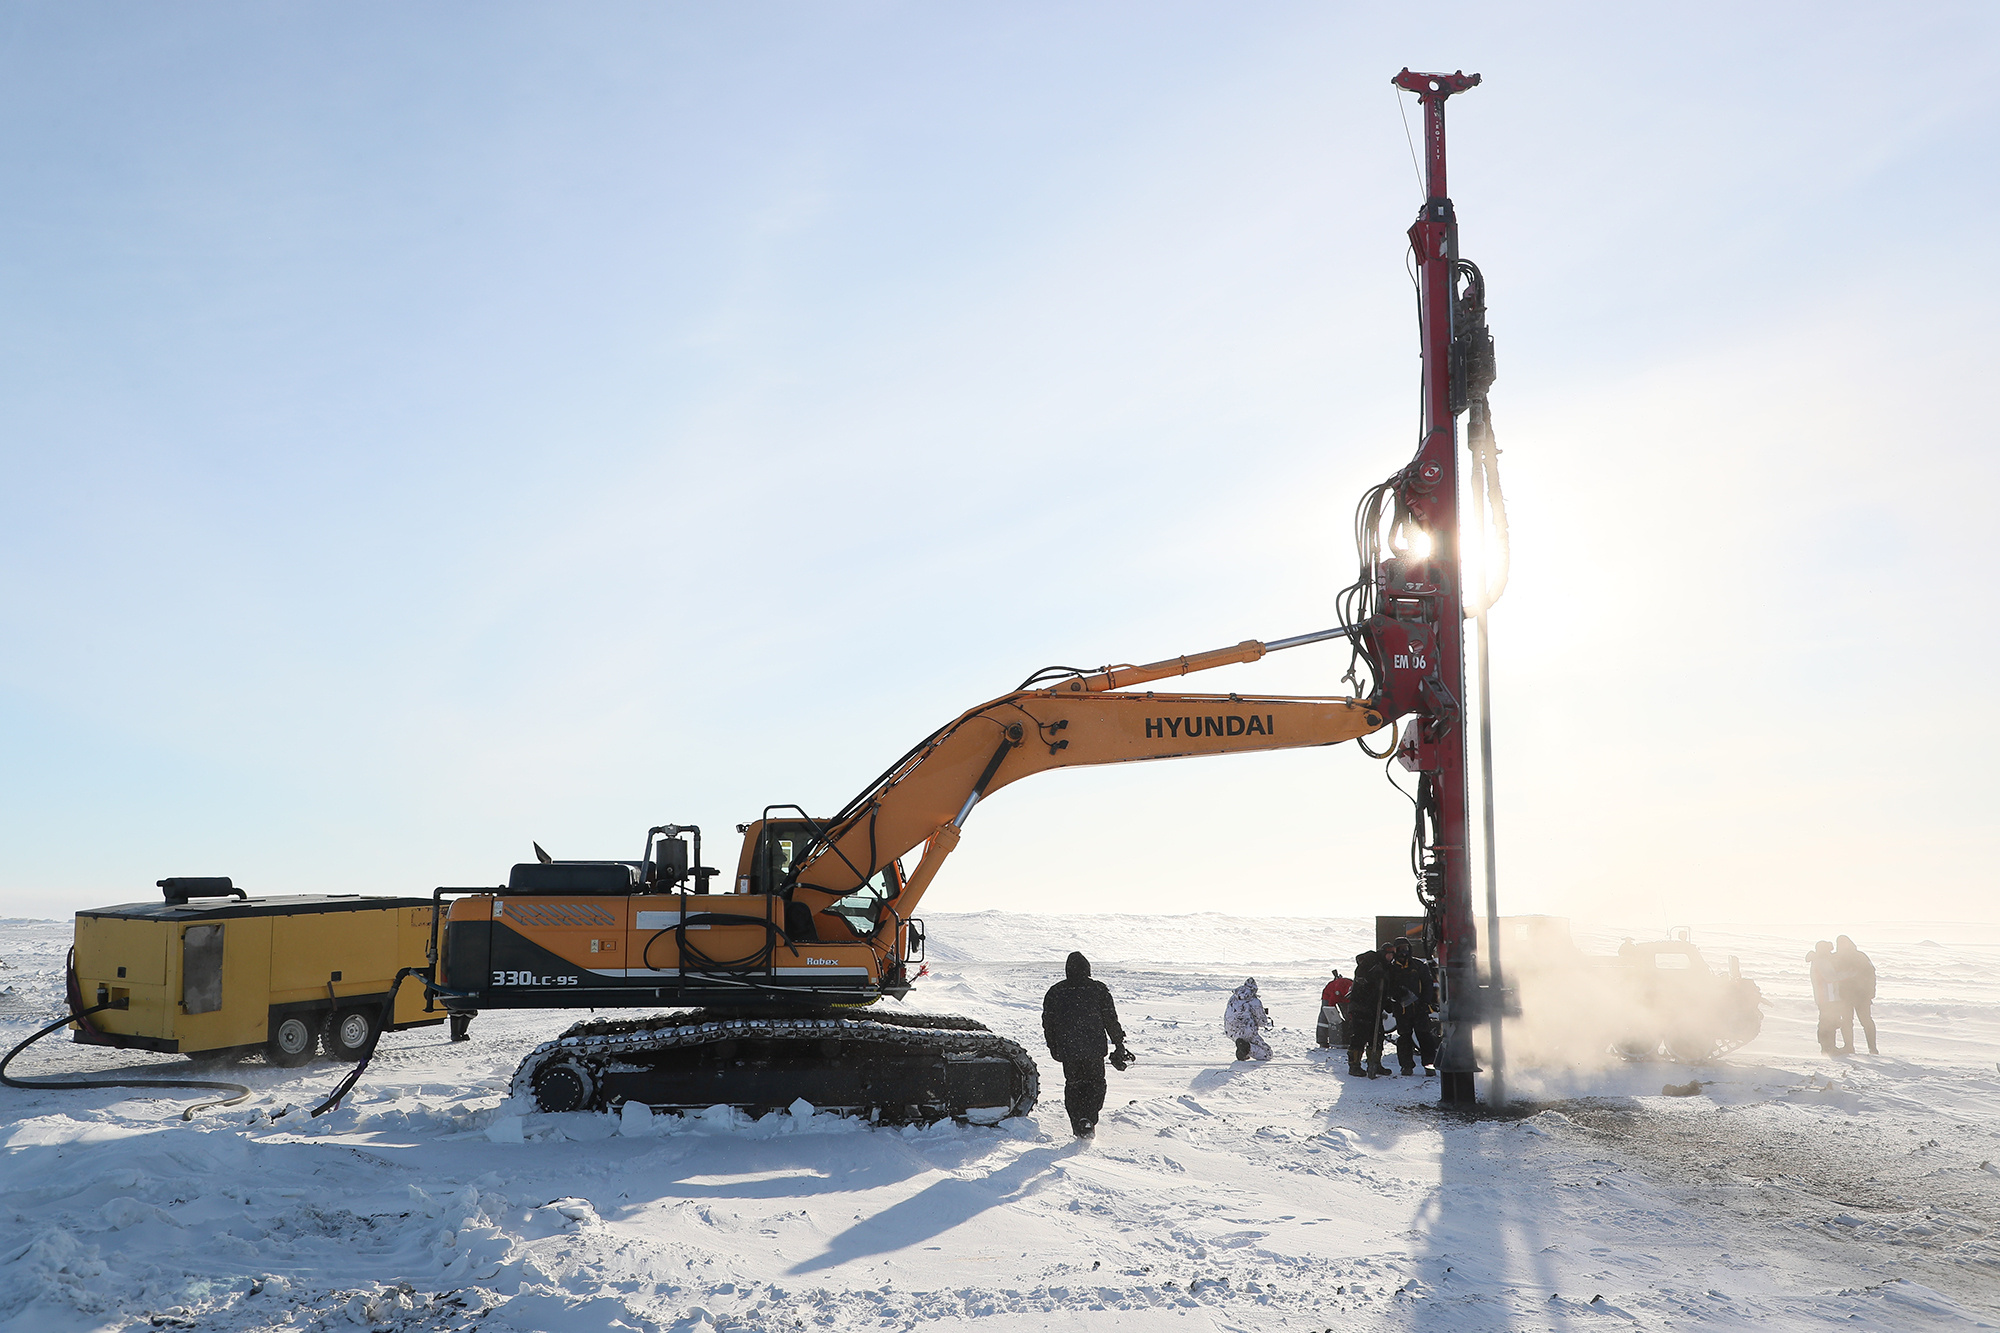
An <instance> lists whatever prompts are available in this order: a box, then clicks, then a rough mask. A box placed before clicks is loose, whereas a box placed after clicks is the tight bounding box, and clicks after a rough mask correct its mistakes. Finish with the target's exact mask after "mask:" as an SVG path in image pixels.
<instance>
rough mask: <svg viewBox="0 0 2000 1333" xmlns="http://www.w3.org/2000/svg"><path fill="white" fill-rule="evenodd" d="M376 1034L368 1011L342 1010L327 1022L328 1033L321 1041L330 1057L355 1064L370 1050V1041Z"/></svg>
mask: <svg viewBox="0 0 2000 1333" xmlns="http://www.w3.org/2000/svg"><path fill="white" fill-rule="evenodd" d="M374 1034H375V1020H374V1019H373V1018H372V1017H371V1016H370V1015H369V1013H368V1011H367V1010H365V1009H342V1010H339V1011H338V1012H336V1013H335V1014H334V1015H333V1016H332V1017H330V1018H328V1019H327V1020H326V1033H325V1035H324V1036H322V1037H321V1038H320V1040H321V1041H322V1042H323V1043H324V1044H325V1046H326V1053H327V1054H328V1055H330V1056H332V1057H333V1058H334V1059H336V1060H345V1061H346V1062H347V1063H349V1064H353V1063H354V1062H355V1061H356V1060H359V1059H360V1058H361V1053H362V1052H363V1051H365V1050H367V1049H368V1039H369V1038H370V1037H372V1036H373V1035H374Z"/></svg>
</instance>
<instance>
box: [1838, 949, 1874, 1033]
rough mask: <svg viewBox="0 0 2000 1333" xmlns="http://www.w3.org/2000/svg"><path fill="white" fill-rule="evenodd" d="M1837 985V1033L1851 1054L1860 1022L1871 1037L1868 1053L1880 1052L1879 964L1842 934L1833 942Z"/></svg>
mask: <svg viewBox="0 0 2000 1333" xmlns="http://www.w3.org/2000/svg"><path fill="white" fill-rule="evenodd" d="M1832 970H1833V984H1834V986H1835V987H1836V988H1837V989H1838V991H1839V996H1840V1003H1839V1005H1838V1007H1837V1008H1836V1009H1835V1010H1834V1023H1835V1026H1836V1028H1837V1029H1838V1030H1837V1032H1836V1033H1835V1035H1836V1036H1842V1037H1844V1038H1845V1040H1846V1042H1847V1053H1848V1054H1849V1055H1852V1054H1854V1028H1853V1024H1854V1023H1855V1022H1856V1021H1859V1022H1860V1024H1861V1032H1862V1035H1864V1036H1865V1037H1867V1038H1868V1054H1870V1055H1880V1054H1881V1052H1880V1051H1878V1050H1876V1049H1875V964H1874V962H1873V961H1872V960H1871V959H1870V958H1869V957H1868V955H1867V954H1865V953H1863V952H1861V950H1859V949H1857V948H1855V947H1854V941H1853V940H1850V939H1849V938H1847V936H1845V935H1842V936H1841V937H1840V938H1838V939H1836V940H1835V941H1834V942H1833V968H1832Z"/></svg>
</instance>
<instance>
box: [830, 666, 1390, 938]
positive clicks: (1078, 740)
mask: <svg viewBox="0 0 2000 1333" xmlns="http://www.w3.org/2000/svg"><path fill="white" fill-rule="evenodd" d="M1265 651H1267V650H1266V647H1265V645H1263V644H1261V643H1256V642H1254V641H1253V642H1250V643H1245V644H1240V645H1237V646H1236V647H1235V648H1229V649H1221V650H1217V651H1216V652H1214V653H1204V654H1199V655H1197V656H1194V657H1184V658H1174V659H1169V660H1168V662H1166V663H1154V664H1152V665H1151V666H1147V667H1120V668H1115V669H1106V670H1104V671H1101V672H1098V673H1096V674H1095V675H1092V676H1086V677H1078V678H1075V679H1073V680H1070V681H1065V682H1062V683H1060V684H1057V685H1055V686H1052V687H1049V688H1044V689H1036V690H1021V691H1017V692H1016V693H1013V694H1009V695H1005V696H1002V697H1001V698H998V699H995V700H992V701H991V702H989V703H985V704H982V705H980V706H979V707H977V708H974V709H972V710H970V711H969V712H966V713H964V714H962V715H961V716H959V717H958V718H957V719H956V720H954V721H953V722H951V723H950V724H949V725H947V726H945V727H943V728H940V729H939V730H938V731H937V732H935V733H933V734H932V736H931V737H930V738H929V739H927V740H926V741H925V743H924V744H923V745H921V746H919V747H918V748H917V749H916V750H914V751H912V752H911V753H910V754H908V755H906V756H905V757H904V758H903V760H902V761H901V762H900V763H899V764H898V765H897V766H896V767H894V768H892V769H891V770H890V771H889V772H888V773H887V774H886V775H884V777H883V778H881V779H880V780H879V781H878V782H877V783H876V784H875V785H874V786H872V787H870V788H869V789H868V790H867V791H864V792H863V793H862V794H861V795H860V796H858V797H856V798H855V799H854V800H853V801H851V802H849V803H848V806H847V808H846V809H845V810H844V811H843V812H842V813H841V815H839V816H838V817H836V819H835V820H834V821H832V822H831V823H830V824H829V825H828V826H827V828H826V830H825V833H824V835H823V836H822V837H821V838H819V839H817V840H816V841H815V842H814V844H813V845H812V847H811V850H809V851H808V852H807V853H806V854H805V855H804V856H803V857H801V858H800V859H799V862H798V869H797V874H796V877H795V881H794V884H793V888H792V894H793V897H794V898H795V899H798V900H802V901H805V902H807V903H808V904H810V905H811V907H812V910H813V911H815V912H819V911H823V910H825V908H826V906H827V905H828V904H830V903H832V902H834V901H835V900H837V899H840V898H842V897H844V896H846V895H847V894H849V893H852V892H854V891H855V889H856V888H858V887H859V886H860V885H861V884H863V883H865V882H866V881H867V880H868V879H869V877H871V876H872V875H874V874H875V873H876V872H877V871H878V870H879V869H880V868H881V867H882V866H883V865H885V864H887V863H888V862H889V861H891V860H894V859H896V858H898V857H901V856H902V855H904V854H905V853H907V852H909V851H911V850H913V849H914V848H916V847H918V846H919V845H924V844H929V851H928V852H927V853H926V856H925V859H924V862H923V864H922V865H921V866H920V867H919V868H918V870H917V872H916V875H915V876H914V877H912V878H911V880H910V881H909V882H908V883H907V884H906V885H905V887H904V889H903V892H902V893H901V895H900V896H899V897H898V899H897V901H896V907H897V910H898V911H900V912H901V913H902V914H903V915H905V916H908V915H909V914H911V913H913V912H914V911H915V910H916V908H917V904H918V902H919V901H920V900H921V898H922V895H923V890H924V889H925V888H926V887H927V886H928V884H929V882H930V879H931V878H932V877H934V876H935V873H936V869H935V867H934V865H933V863H932V861H933V858H934V857H939V856H940V854H941V853H943V852H948V851H949V847H950V846H952V845H956V841H957V839H956V837H955V836H948V837H947V840H946V845H943V846H940V845H939V844H938V843H937V842H936V841H935V840H936V839H937V838H938V836H939V834H940V833H941V832H943V831H944V830H947V829H950V830H952V831H953V834H955V832H956V830H957V829H959V828H962V827H963V826H964V824H965V821H966V818H967V816H969V815H970V814H971V813H972V809H973V807H974V806H975V805H977V804H978V803H979V802H980V801H982V800H985V799H986V798H987V797H989V796H991V795H992V794H993V793H994V792H996V791H998V790H999V789H1000V788H1002V787H1004V786H1007V785H1008V784H1010V783H1013V782H1018V781H1020V780H1021V779H1023V778H1026V777H1030V776H1032V775H1034V774H1036V773H1046V772H1049V771H1050V770H1053V769H1058V768H1077V767H1083V766H1087V765H1097V764H1121V763H1133V762H1137V761H1140V760H1147V759H1176V758H1183V757H1188V756H1194V755H1222V754H1237V753H1245V752H1250V751H1258V750H1290V749H1300V748H1304V747H1309V746H1318V745H1338V744H1340V743H1341V742H1342V741H1349V740H1353V739H1355V738H1356V737H1358V736H1365V735H1367V734H1369V733H1370V732H1373V731H1375V730H1377V729H1379V728H1380V727H1381V726H1382V725H1383V719H1382V715H1381V713H1380V712H1379V711H1378V710H1376V709H1375V708H1373V707H1372V706H1370V705H1369V704H1368V702H1367V701H1365V700H1360V699H1348V698H1340V697H1296V696H1279V695H1272V696H1260V695H1242V694H1227V695H1220V694H1160V693H1156V692H1154V691H1150V690H1149V691H1145V692H1143V693H1112V692H1110V690H1109V688H1108V687H1109V685H1111V684H1117V685H1123V684H1126V683H1127V682H1128V681H1130V682H1132V683H1134V684H1143V683H1146V682H1149V681H1152V680H1157V679H1161V678H1163V677H1165V676H1167V675H1169V674H1176V675H1177V674H1182V673H1184V672H1189V671H1199V670H1203V669H1206V668H1208V667H1213V666H1221V665H1225V664H1228V663H1234V662H1242V661H1254V660H1256V659H1257V658H1259V657H1262V656H1263V655H1264V652H1265ZM1170 664H1171V665H1172V666H1173V667H1174V669H1173V670H1172V671H1169V670H1167V669H1166V668H1167V667H1168V666H1169V665H1170ZM1093 687H1095V688H1093Z"/></svg>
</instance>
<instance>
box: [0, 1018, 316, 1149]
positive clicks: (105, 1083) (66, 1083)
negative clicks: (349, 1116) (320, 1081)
mask: <svg viewBox="0 0 2000 1333" xmlns="http://www.w3.org/2000/svg"><path fill="white" fill-rule="evenodd" d="M113 1007H114V1006H113V1005H112V1004H110V1003H108V1002H107V1003H104V1004H97V1005H92V1006H91V1007H90V1008H88V1009H72V1010H71V1011H70V1012H69V1013H66V1014H64V1015H63V1016H62V1017H61V1018H58V1019H57V1020H56V1021H55V1022H53V1023H51V1024H49V1025H48V1026H47V1027H45V1028H43V1029H41V1031H39V1032H36V1033H34V1034H33V1035H32V1036H29V1037H27V1038H25V1039H23V1040H22V1041H21V1042H19V1043H17V1044H16V1045H15V1047H14V1049H13V1050H11V1051H9V1052H7V1056H6V1058H5V1059H0V1083H4V1084H6V1085H7V1086H8V1087H10V1088H22V1089H27V1090H33V1089H36V1088H51V1089H57V1090H80V1089H83V1088H200V1089H203V1090H206V1091H211V1092H231V1093H235V1094H236V1095H235V1096H233V1097H223V1098H220V1099H218V1100H216V1101H212V1102H200V1103H197V1104H196V1105H194V1106H190V1107H188V1108H187V1109H186V1110H185V1111H182V1112H181V1119H183V1120H192V1119H194V1113H195V1112H196V1111H206V1110H209V1109H210V1108H212V1107H216V1106H234V1105H236V1103H238V1102H240V1101H242V1100H244V1099H245V1098H247V1097H248V1096H249V1095H250V1089H248V1088H246V1087H244V1086H243V1085H242V1084H241V1083H223V1082H219V1081H217V1080H214V1079H206V1078H143V1079H142V1078H94V1079H72V1078H33V1079H21V1078H14V1077H12V1076H10V1075H9V1074H8V1073H7V1066H8V1065H11V1064H13V1063H14V1057H15V1056H17V1055H19V1054H20V1053H21V1052H22V1051H25V1050H27V1049H28V1048H29V1047H30V1046H32V1045H34V1044H35V1043H36V1042H38V1041H40V1040H41V1039H42V1038H43V1037H46V1036H48V1035H49V1034H50V1033H51V1032H54V1031H55V1030H56V1029H57V1028H60V1027H67V1026H69V1025H70V1024H71V1023H77V1022H81V1021H83V1020H84V1019H85V1018H88V1017H89V1016H90V1015H91V1014H95V1013H100V1012H102V1011H103V1010H106V1009H110V1008H113ZM313 1114H315V1115H317V1114H319V1113H318V1112H317V1111H315V1112H314V1113H313Z"/></svg>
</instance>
